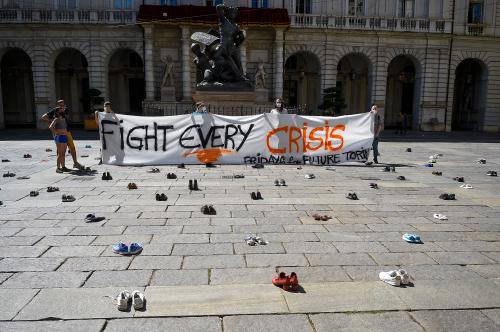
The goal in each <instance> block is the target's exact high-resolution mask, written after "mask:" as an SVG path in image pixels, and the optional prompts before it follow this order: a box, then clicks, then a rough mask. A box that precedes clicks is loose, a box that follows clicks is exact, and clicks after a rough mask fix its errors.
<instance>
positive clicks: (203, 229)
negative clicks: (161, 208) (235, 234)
mask: <svg viewBox="0 0 500 332" xmlns="http://www.w3.org/2000/svg"><path fill="white" fill-rule="evenodd" d="M182 233H183V234H205V233H206V234H213V233H231V226H189V225H187V226H184V227H183V228H182Z"/></svg>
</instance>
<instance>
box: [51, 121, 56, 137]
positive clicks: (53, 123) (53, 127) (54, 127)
mask: <svg viewBox="0 0 500 332" xmlns="http://www.w3.org/2000/svg"><path fill="white" fill-rule="evenodd" d="M56 122H57V119H54V120H53V121H52V123H51V124H50V126H49V129H50V131H51V132H52V134H54V135H55V134H56Z"/></svg>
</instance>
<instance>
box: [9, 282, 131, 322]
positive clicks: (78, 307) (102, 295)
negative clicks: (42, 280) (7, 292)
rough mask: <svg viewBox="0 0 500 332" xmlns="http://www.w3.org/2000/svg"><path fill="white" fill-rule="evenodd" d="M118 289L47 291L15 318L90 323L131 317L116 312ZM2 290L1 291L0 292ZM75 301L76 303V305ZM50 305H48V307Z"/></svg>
mask: <svg viewBox="0 0 500 332" xmlns="http://www.w3.org/2000/svg"><path fill="white" fill-rule="evenodd" d="M121 290H122V289H120V288H48V289H42V290H41V291H40V292H39V293H38V294H37V296H36V297H35V298H34V299H33V300H32V301H31V302H30V303H29V304H28V305H27V306H25V307H24V308H23V309H22V310H21V311H20V312H19V314H18V315H17V316H16V319H17V320H41V319H46V318H49V317H52V318H57V319H84V318H85V319H89V318H115V317H132V315H133V311H132V312H130V311H129V312H126V311H119V310H116V304H115V303H114V301H113V300H112V299H110V298H107V297H106V296H110V297H112V298H114V297H115V296H116V294H118V293H119V292H120V291H121ZM1 291H2V290H0V292H1ZM75 299H78V301H75ZM47 303H50V305H47Z"/></svg>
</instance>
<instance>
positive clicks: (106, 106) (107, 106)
mask: <svg viewBox="0 0 500 332" xmlns="http://www.w3.org/2000/svg"><path fill="white" fill-rule="evenodd" d="M104 113H115V112H113V109H112V108H111V102H110V101H105V102H104ZM94 116H95V121H96V122H97V123H99V111H95V114H94Z"/></svg>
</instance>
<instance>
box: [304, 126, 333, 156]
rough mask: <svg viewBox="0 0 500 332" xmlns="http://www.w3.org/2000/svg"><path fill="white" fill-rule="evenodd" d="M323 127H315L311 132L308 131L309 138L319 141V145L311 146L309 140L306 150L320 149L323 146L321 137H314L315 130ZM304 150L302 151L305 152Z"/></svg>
mask: <svg viewBox="0 0 500 332" xmlns="http://www.w3.org/2000/svg"><path fill="white" fill-rule="evenodd" d="M323 129H324V128H323V127H316V128H314V129H313V130H311V132H310V133H309V140H310V141H312V142H319V145H318V146H316V147H311V142H309V143H307V150H311V151H316V150H319V149H321V147H322V146H323V139H322V138H321V137H316V136H315V134H316V132H317V131H321V130H323ZM327 139H328V137H327ZM307 150H306V151H307ZM306 151H304V152H306Z"/></svg>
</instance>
